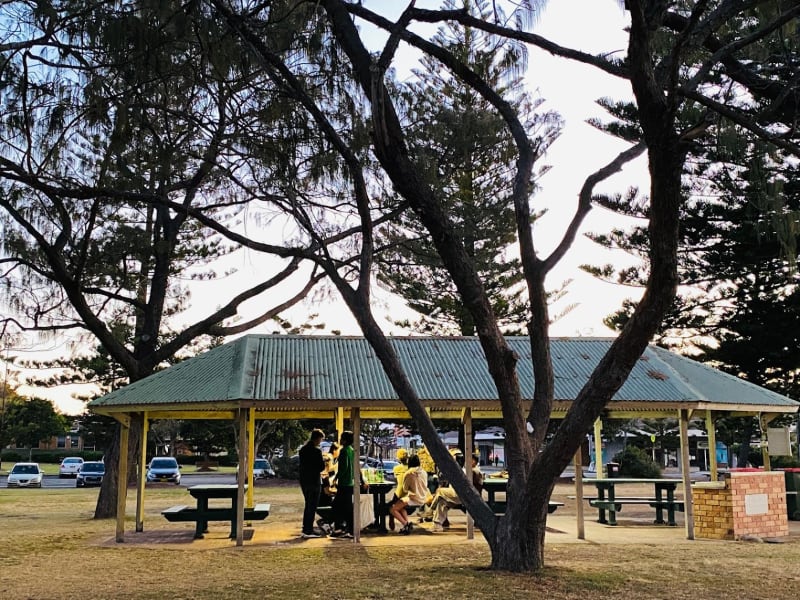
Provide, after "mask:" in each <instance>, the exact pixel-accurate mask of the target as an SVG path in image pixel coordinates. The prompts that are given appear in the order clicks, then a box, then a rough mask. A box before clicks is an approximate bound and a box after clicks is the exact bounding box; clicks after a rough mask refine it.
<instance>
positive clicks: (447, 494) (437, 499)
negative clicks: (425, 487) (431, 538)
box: [431, 452, 483, 531]
mask: <svg viewBox="0 0 800 600" xmlns="http://www.w3.org/2000/svg"><path fill="white" fill-rule="evenodd" d="M459 454H460V455H461V460H459V455H455V458H456V460H457V461H458V462H459V464H461V465H462V466H463V462H464V460H463V458H464V455H463V454H461V453H460V452H459ZM472 485H473V486H474V487H475V489H476V490H478V492H480V491H481V490H482V489H483V473H481V469H480V467H479V466H478V455H477V454H473V455H472ZM457 506H461V499H460V498H459V497H458V494H456V491H455V489H453V486H451V485H446V486H443V487H440V488H439V489H437V490H436V494H435V495H434V496H433V501H432V502H431V510H432V511H433V523H434V525H433V530H434V531H443V530H444V529H446V528H447V527H449V526H450V521H449V520H448V519H447V513H448V512H449V511H450V509H451V508H454V507H457Z"/></svg>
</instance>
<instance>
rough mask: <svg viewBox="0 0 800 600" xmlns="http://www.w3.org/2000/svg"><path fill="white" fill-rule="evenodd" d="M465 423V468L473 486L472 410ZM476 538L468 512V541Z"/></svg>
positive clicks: (466, 416)
mask: <svg viewBox="0 0 800 600" xmlns="http://www.w3.org/2000/svg"><path fill="white" fill-rule="evenodd" d="M462 420H463V421H464V467H465V469H466V472H467V478H468V479H469V482H470V484H472V409H471V408H465V409H464V414H463V416H462ZM474 538H475V521H474V520H473V518H472V515H470V514H469V512H467V539H468V540H471V539H474Z"/></svg>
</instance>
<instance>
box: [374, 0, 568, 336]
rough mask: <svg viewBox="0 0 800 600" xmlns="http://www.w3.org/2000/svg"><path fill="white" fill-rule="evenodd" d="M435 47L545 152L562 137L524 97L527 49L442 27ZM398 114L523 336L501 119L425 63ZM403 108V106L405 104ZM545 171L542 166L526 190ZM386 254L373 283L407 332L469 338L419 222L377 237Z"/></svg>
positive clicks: (506, 135) (464, 315) (394, 226)
mask: <svg viewBox="0 0 800 600" xmlns="http://www.w3.org/2000/svg"><path fill="white" fill-rule="evenodd" d="M446 7H447V8H448V9H461V8H463V9H464V10H465V11H468V12H469V14H473V15H475V16H476V17H479V18H480V17H483V18H486V17H487V16H488V15H489V14H490V12H491V10H492V9H491V6H490V4H489V3H488V2H486V1H480V2H474V3H473V2H460V1H456V0H451V1H449V2H447V3H446ZM432 42H433V43H435V44H437V45H439V46H441V47H442V48H444V49H446V50H447V51H448V52H450V53H451V54H452V55H453V56H454V57H456V58H457V59H458V60H460V61H461V62H463V63H464V64H469V65H470V66H471V68H472V69H473V70H474V71H475V73H476V74H477V76H479V77H480V78H481V79H482V80H483V81H485V82H486V84H487V85H490V86H491V87H492V88H494V89H496V90H497V91H498V93H499V94H501V95H502V96H503V97H504V98H506V99H507V100H508V102H509V103H510V104H511V106H512V107H513V109H514V110H515V111H516V112H517V113H518V114H519V115H520V119H521V120H522V121H523V125H524V126H525V127H526V129H528V130H529V131H530V132H531V136H532V138H533V139H534V142H535V143H536V144H537V145H538V146H539V148H540V152H541V153H542V154H543V153H544V152H545V151H546V150H547V148H548V147H549V146H550V144H551V143H552V142H553V141H554V140H555V139H556V137H557V136H558V132H559V130H560V127H561V122H560V119H559V117H558V115H557V114H555V113H553V112H544V111H542V110H540V106H541V103H542V101H541V100H534V99H533V98H532V97H531V95H530V94H529V93H527V92H526V91H525V87H524V84H523V80H522V77H521V76H522V74H523V73H524V69H525V67H526V56H527V53H526V48H525V45H524V44H521V43H508V44H498V43H497V42H496V40H494V39H492V36H490V35H488V34H486V33H484V32H481V31H480V30H477V29H470V28H463V27H459V26H457V25H455V24H445V25H443V26H442V27H440V28H439V30H438V31H437V33H436V34H435V35H434V36H433V38H432ZM399 102H400V107H399V108H400V110H403V111H404V112H405V118H406V119H407V120H408V123H409V125H408V127H407V135H408V144H409V151H410V152H412V153H413V154H414V155H416V156H417V157H418V158H417V164H418V165H419V167H420V168H421V169H423V171H422V173H420V176H421V177H422V178H423V179H424V180H425V181H426V183H428V185H429V186H430V187H431V189H432V190H433V193H435V194H436V195H437V196H438V197H439V198H440V199H441V202H442V204H443V206H444V207H445V208H446V210H447V211H448V214H449V216H450V219H451V221H452V224H453V226H454V228H455V230H456V233H457V235H458V236H459V238H460V239H461V242H462V244H463V245H464V247H465V250H466V252H467V254H468V256H469V257H470V259H471V260H472V261H473V263H474V265H475V269H476V271H477V272H478V274H479V275H480V277H481V279H482V280H483V281H484V285H485V287H486V292H487V294H488V295H489V298H490V300H491V302H492V306H493V308H494V311H495V314H496V315H497V318H498V320H499V322H500V323H501V324H502V325H503V327H504V328H505V329H507V330H510V331H519V327H520V324H521V323H524V322H525V320H526V313H527V302H526V300H525V293H524V292H525V289H524V285H523V275H522V269H521V264H520V260H519V258H516V257H514V256H513V254H512V253H513V245H514V244H515V243H516V240H517V234H516V231H517V229H516V223H515V217H514V209H513V206H512V205H510V204H509V202H508V198H509V196H510V195H511V192H512V189H513V186H514V166H513V164H514V160H515V159H516V150H515V147H514V142H513V139H512V137H511V134H510V132H509V131H508V129H507V128H506V126H505V123H504V122H503V119H502V117H501V116H500V115H499V114H497V113H496V112H494V111H493V110H491V104H490V103H489V102H488V101H487V100H486V99H485V98H482V97H481V95H480V94H479V93H478V92H477V91H476V90H475V89H474V88H472V87H471V86H470V85H469V84H467V83H466V82H465V81H463V80H461V79H459V78H458V77H455V76H453V75H452V74H451V73H450V72H448V71H446V70H442V69H441V64H440V63H439V62H438V61H437V60H436V59H435V58H433V57H432V56H427V55H423V57H422V59H421V66H420V68H419V69H417V70H415V78H414V79H413V80H412V81H410V82H408V83H406V84H405V85H403V86H401V87H400V98H399ZM404 103H407V105H406V106H403V104H404ZM546 171H547V168H546V167H540V168H539V171H538V172H537V173H536V174H535V177H533V176H532V181H531V182H530V183H531V185H532V186H535V179H536V178H537V177H540V176H542V175H543V174H544V173H545V172H546ZM383 236H384V237H383V238H382V239H381V242H382V243H383V244H385V246H386V248H385V249H384V250H382V251H381V252H380V254H379V255H378V258H377V261H378V266H379V270H378V278H379V280H380V281H381V282H383V283H385V284H386V285H388V286H389V288H390V289H392V290H393V291H395V292H396V293H398V294H399V295H400V296H401V297H402V298H403V300H404V301H405V302H407V303H408V305H409V307H410V308H412V309H413V310H414V311H416V312H417V313H418V314H419V315H420V317H419V319H418V320H417V321H416V322H414V323H413V324H408V323H406V324H407V325H411V326H412V327H413V329H415V330H416V331H419V332H425V333H436V334H444V335H453V334H458V335H474V334H475V324H474V322H473V320H472V317H471V315H470V313H469V311H468V310H467V309H466V307H465V306H464V304H463V302H462V300H461V297H460V296H459V294H458V290H457V289H456V287H455V285H454V284H453V282H452V279H451V278H450V277H449V276H448V273H447V270H446V268H445V267H444V265H443V264H442V261H441V258H440V257H439V255H438V254H437V253H436V250H435V248H434V247H433V244H432V243H431V240H430V239H429V237H428V235H427V231H426V230H425V228H424V226H423V225H422V223H420V221H419V219H418V218H416V217H415V215H414V214H413V213H412V212H408V211H407V212H403V213H402V214H401V215H400V216H399V217H398V219H397V222H394V223H391V224H390V226H389V227H388V228H387V229H386V231H385V232H384V233H383Z"/></svg>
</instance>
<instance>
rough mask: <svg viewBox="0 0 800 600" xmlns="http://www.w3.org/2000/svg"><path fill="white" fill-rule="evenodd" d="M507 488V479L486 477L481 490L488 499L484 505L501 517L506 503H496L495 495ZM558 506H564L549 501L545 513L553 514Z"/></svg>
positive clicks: (560, 503) (561, 503)
mask: <svg viewBox="0 0 800 600" xmlns="http://www.w3.org/2000/svg"><path fill="white" fill-rule="evenodd" d="M507 488H508V479H507V478H505V477H486V478H484V480H483V489H484V490H486V495H487V497H488V499H487V500H486V503H487V504H488V505H489V507H490V508H491V509H492V510H493V511H494V513H495V514H496V515H502V514H505V512H506V503H505V502H502V501H498V500H497V499H496V498H495V494H497V493H498V492H502V493H505V492H506V490H507ZM559 506H564V503H563V502H553V501H552V500H551V501H550V503H549V505H548V507H547V512H548V513H554V512H555V511H556V510H557V509H558V507H559Z"/></svg>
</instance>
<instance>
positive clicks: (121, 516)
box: [116, 415, 131, 543]
mask: <svg viewBox="0 0 800 600" xmlns="http://www.w3.org/2000/svg"><path fill="white" fill-rule="evenodd" d="M116 418H117V420H118V421H119V427H120V430H119V468H118V469H117V477H118V479H117V535H116V540H117V543H121V542H124V541H125V505H126V501H127V498H128V439H129V434H130V430H131V421H130V417H129V416H128V415H123V416H120V417H116Z"/></svg>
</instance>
